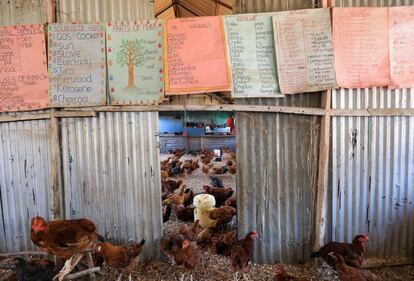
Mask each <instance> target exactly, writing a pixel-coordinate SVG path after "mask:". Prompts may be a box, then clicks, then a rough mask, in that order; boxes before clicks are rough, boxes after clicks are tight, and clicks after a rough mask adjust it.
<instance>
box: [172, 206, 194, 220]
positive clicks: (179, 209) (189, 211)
mask: <svg viewBox="0 0 414 281" xmlns="http://www.w3.org/2000/svg"><path fill="white" fill-rule="evenodd" d="M194 209H195V207H184V206H183V205H178V206H176V205H174V211H175V214H176V216H177V219H179V220H182V221H194Z"/></svg>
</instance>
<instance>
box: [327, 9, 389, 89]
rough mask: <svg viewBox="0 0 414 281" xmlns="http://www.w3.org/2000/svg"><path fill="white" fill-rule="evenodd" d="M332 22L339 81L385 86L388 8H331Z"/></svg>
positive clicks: (354, 85) (351, 85)
mask: <svg viewBox="0 0 414 281" xmlns="http://www.w3.org/2000/svg"><path fill="white" fill-rule="evenodd" d="M332 26H333V45H334V55H335V72H336V80H337V83H338V85H339V86H340V87H344V88H368V87H380V86H387V85H388V84H389V75H390V68H389V56H388V8H334V9H333V23H332Z"/></svg>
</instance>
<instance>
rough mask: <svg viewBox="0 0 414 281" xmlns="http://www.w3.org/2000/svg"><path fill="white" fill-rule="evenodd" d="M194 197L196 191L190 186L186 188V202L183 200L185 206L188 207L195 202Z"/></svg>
mask: <svg viewBox="0 0 414 281" xmlns="http://www.w3.org/2000/svg"><path fill="white" fill-rule="evenodd" d="M193 199H194V192H193V191H192V190H191V189H190V188H186V190H185V191H184V202H183V205H184V207H187V206H189V205H191V204H193Z"/></svg>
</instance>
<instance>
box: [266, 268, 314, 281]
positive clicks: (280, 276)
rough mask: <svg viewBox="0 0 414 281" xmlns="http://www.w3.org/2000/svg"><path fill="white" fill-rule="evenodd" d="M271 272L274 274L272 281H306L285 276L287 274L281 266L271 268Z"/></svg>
mask: <svg viewBox="0 0 414 281" xmlns="http://www.w3.org/2000/svg"><path fill="white" fill-rule="evenodd" d="M273 272H274V273H275V279H274V281H307V280H306V279H304V278H298V277H294V276H292V275H289V274H287V272H286V271H285V269H284V268H283V266H281V265H275V266H274V267H273Z"/></svg>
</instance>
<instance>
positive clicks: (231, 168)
mask: <svg viewBox="0 0 414 281" xmlns="http://www.w3.org/2000/svg"><path fill="white" fill-rule="evenodd" d="M228 170H229V173H230V174H232V175H234V174H235V173H236V171H237V169H236V166H230V167H228Z"/></svg>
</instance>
